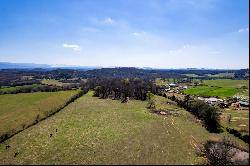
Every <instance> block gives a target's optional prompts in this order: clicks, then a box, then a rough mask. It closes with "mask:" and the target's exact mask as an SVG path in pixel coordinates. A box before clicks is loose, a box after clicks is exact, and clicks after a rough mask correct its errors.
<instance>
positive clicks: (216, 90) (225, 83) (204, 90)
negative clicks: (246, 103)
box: [184, 79, 249, 98]
mask: <svg viewBox="0 0 250 166" xmlns="http://www.w3.org/2000/svg"><path fill="white" fill-rule="evenodd" d="M203 84H204V86H197V87H192V88H190V89H187V90H185V91H184V93H185V94H190V95H198V96H218V97H222V98H225V97H232V96H234V95H243V96H245V97H247V96H248V92H249V81H248V80H231V79H217V80H204V81H203Z"/></svg>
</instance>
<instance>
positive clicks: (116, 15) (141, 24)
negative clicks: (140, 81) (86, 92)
mask: <svg viewBox="0 0 250 166" xmlns="http://www.w3.org/2000/svg"><path fill="white" fill-rule="evenodd" d="M248 45H249V1H248V0H22V1H20V0H0V62H15V63H38V64H51V65H54V66H58V65H73V66H101V67H114V66H123V67H153V68H217V69H239V68H249V46H248Z"/></svg>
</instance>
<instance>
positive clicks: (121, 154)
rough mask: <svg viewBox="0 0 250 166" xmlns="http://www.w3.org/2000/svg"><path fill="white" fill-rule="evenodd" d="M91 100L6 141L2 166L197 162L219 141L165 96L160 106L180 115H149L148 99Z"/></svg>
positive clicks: (78, 102) (84, 98)
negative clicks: (200, 152)
mask: <svg viewBox="0 0 250 166" xmlns="http://www.w3.org/2000/svg"><path fill="white" fill-rule="evenodd" d="M91 96H92V94H91V93H88V94H86V95H84V96H82V97H80V98H79V99H78V100H76V101H75V102H74V103H71V104H70V105H68V106H67V107H66V108H64V109H63V110H62V111H60V112H58V113H57V114H55V115H53V116H51V117H49V118H47V119H46V120H44V121H41V122H39V123H38V124H36V125H35V126H32V127H30V128H28V129H26V130H24V131H23V132H21V133H19V134H17V135H15V136H14V137H12V138H10V139H9V140H7V141H5V142H4V143H2V144H1V145H0V164H197V163H200V162H202V161H203V159H202V158H200V157H198V156H197V155H196V153H195V147H196V146H198V144H200V143H202V142H205V141H206V140H208V139H212V138H213V139H217V138H218V135H216V134H211V133H208V132H207V130H205V129H204V128H203V127H201V125H200V124H197V122H196V121H195V119H194V118H193V117H192V116H191V115H190V114H189V113H188V112H186V111H184V110H182V109H181V108H178V107H177V106H176V105H175V104H174V103H173V102H172V103H171V101H168V100H165V99H164V98H157V107H162V105H164V106H163V107H164V109H169V110H175V111H178V112H179V115H178V116H176V117H175V116H170V115H169V116H161V115H158V114H154V113H151V112H149V110H148V109H146V106H147V102H145V101H135V100H131V101H129V102H128V103H126V104H124V103H121V102H120V101H117V100H111V99H98V98H95V97H91ZM56 130H57V132H56ZM50 134H52V137H50ZM6 145H9V146H10V148H8V149H5V146H6ZM16 152H18V153H19V154H18V155H17V156H16V157H14V154H15V153H16Z"/></svg>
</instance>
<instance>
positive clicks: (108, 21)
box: [102, 17, 115, 24]
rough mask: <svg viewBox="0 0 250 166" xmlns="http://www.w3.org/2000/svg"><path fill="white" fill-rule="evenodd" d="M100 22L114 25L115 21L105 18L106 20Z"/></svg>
mask: <svg viewBox="0 0 250 166" xmlns="http://www.w3.org/2000/svg"><path fill="white" fill-rule="evenodd" d="M102 22H103V23H104V24H114V23H115V20H113V19H112V18H110V17H107V18H105V19H104V20H103V21H102Z"/></svg>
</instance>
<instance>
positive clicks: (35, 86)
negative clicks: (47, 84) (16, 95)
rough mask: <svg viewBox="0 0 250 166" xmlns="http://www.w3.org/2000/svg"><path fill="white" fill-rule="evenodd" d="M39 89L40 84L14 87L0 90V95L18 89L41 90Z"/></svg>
mask: <svg viewBox="0 0 250 166" xmlns="http://www.w3.org/2000/svg"><path fill="white" fill-rule="evenodd" d="M41 87H43V85H41V84H32V85H23V86H15V87H4V88H0V94H3V93H11V92H15V91H17V90H19V89H26V88H41Z"/></svg>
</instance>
